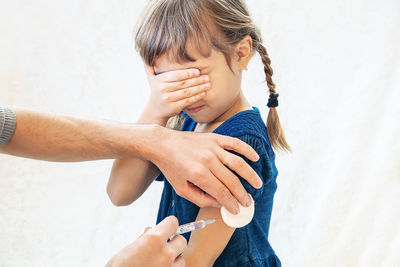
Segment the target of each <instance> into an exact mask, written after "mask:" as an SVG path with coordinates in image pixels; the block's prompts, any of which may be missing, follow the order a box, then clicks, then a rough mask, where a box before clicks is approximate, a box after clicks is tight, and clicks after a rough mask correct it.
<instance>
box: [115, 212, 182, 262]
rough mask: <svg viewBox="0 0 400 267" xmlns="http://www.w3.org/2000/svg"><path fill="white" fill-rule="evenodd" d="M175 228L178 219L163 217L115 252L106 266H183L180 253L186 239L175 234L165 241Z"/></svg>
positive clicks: (176, 227)
mask: <svg viewBox="0 0 400 267" xmlns="http://www.w3.org/2000/svg"><path fill="white" fill-rule="evenodd" d="M177 229H178V220H177V219H176V217H174V216H170V217H167V218H165V219H164V220H163V221H161V222H160V223H159V224H158V225H156V226H155V227H152V228H150V227H148V228H146V230H145V232H144V233H143V234H142V235H141V236H140V237H139V238H138V239H137V240H136V241H135V242H133V243H132V244H130V245H128V246H127V247H125V248H124V249H123V250H121V251H120V252H119V253H118V254H116V255H115V256H114V257H113V258H112V259H111V260H110V261H109V262H108V264H107V267H136V266H140V267H142V266H146V267H153V266H154V267H159V266H174V267H180V266H185V261H184V259H183V258H182V257H181V256H180V254H182V252H183V251H184V250H185V248H186V246H187V242H186V239H185V238H184V237H183V236H181V235H176V236H174V238H173V239H172V240H171V241H170V242H167V241H168V239H169V238H170V237H171V236H172V235H173V234H174V233H175V232H176V230H177Z"/></svg>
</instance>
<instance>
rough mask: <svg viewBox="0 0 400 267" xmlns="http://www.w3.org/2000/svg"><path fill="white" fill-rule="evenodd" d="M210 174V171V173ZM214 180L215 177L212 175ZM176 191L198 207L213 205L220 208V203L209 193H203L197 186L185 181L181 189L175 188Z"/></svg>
mask: <svg viewBox="0 0 400 267" xmlns="http://www.w3.org/2000/svg"><path fill="white" fill-rule="evenodd" d="M210 175H211V173H210ZM213 179H214V180H216V179H215V177H213ZM176 190H177V191H176V192H177V193H178V194H179V195H180V196H181V197H184V198H186V199H187V200H189V201H190V202H193V203H195V204H196V205H197V206H199V207H201V208H202V207H215V208H220V207H221V205H220V204H219V202H218V201H217V200H216V199H215V198H213V197H212V196H211V195H209V194H207V193H205V192H204V191H202V190H200V188H199V187H197V186H195V185H193V184H191V183H187V185H186V186H185V187H184V188H183V189H176Z"/></svg>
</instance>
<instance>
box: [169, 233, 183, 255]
mask: <svg viewBox="0 0 400 267" xmlns="http://www.w3.org/2000/svg"><path fill="white" fill-rule="evenodd" d="M167 246H168V247H169V249H170V250H171V251H172V253H173V254H172V255H173V257H174V258H177V257H178V256H179V255H181V254H182V253H183V251H184V250H185V249H186V247H187V241H186V238H184V237H183V236H181V235H176V236H174V238H172V240H171V241H169V242H168V244H167Z"/></svg>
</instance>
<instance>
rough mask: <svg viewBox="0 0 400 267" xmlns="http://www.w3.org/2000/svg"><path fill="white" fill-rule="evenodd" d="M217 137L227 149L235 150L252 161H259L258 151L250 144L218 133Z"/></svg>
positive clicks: (219, 142) (220, 143)
mask: <svg viewBox="0 0 400 267" xmlns="http://www.w3.org/2000/svg"><path fill="white" fill-rule="evenodd" d="M215 136H216V137H217V142H218V144H219V145H220V146H221V147H222V148H224V149H227V150H233V151H235V152H237V153H239V154H241V155H243V156H245V157H246V158H248V159H249V160H251V161H258V160H259V158H260V157H259V156H258V154H257V152H256V151H255V150H254V149H253V148H252V147H251V146H250V145H248V144H246V143H245V142H243V141H242V140H240V139H238V138H234V137H230V136H224V135H218V134H215Z"/></svg>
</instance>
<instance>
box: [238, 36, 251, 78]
mask: <svg viewBox="0 0 400 267" xmlns="http://www.w3.org/2000/svg"><path fill="white" fill-rule="evenodd" d="M235 51H236V58H237V59H238V65H239V69H240V70H245V69H246V68H247V64H249V61H250V59H251V57H252V55H253V39H251V37H250V35H247V36H246V37H244V38H243V39H242V40H241V41H240V42H239V43H238V44H237V45H236V49H235Z"/></svg>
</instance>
